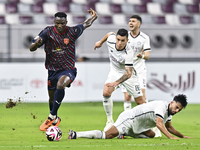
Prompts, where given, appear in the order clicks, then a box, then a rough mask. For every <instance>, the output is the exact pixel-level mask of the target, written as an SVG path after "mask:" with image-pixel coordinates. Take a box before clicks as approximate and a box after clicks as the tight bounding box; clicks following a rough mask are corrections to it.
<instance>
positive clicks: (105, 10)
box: [95, 3, 111, 15]
mask: <svg viewBox="0 0 200 150" xmlns="http://www.w3.org/2000/svg"><path fill="white" fill-rule="evenodd" d="M95 10H96V11H97V14H99V15H110V14H111V11H110V5H109V4H108V3H96V4H95Z"/></svg>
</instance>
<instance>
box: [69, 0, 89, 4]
mask: <svg viewBox="0 0 200 150" xmlns="http://www.w3.org/2000/svg"><path fill="white" fill-rule="evenodd" d="M72 2H73V3H76V4H86V3H87V0H72Z"/></svg>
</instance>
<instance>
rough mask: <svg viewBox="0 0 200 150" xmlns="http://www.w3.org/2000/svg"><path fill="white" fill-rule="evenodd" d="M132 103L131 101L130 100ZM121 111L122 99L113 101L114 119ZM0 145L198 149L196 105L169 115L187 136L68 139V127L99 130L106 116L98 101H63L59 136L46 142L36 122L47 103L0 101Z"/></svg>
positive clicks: (43, 115) (198, 111)
mask: <svg viewBox="0 0 200 150" xmlns="http://www.w3.org/2000/svg"><path fill="white" fill-rule="evenodd" d="M133 105H135V104H134V103H133ZM121 111H123V103H122V102H115V103H114V110H113V114H114V119H115V120H116V118H117V116H118V115H119V114H120V112H121ZM0 114H1V115H0V120H1V123H0V149H1V150H9V149H12V150H16V149H20V150H21V149H41V150H44V149H53V150H55V149H59V150H61V149H70V150H77V149H81V150H90V149H95V150H102V149H109V150H118V149H120V150H121V149H139V150H147V149H148V150H157V149H159V150H162V149H170V150H177V149H181V150H197V149H198V150H199V149H200V148H199V147H200V121H199V115H200V105H199V104H189V105H188V106H187V108H186V109H184V110H182V112H180V113H179V114H177V115H175V116H174V117H173V121H172V123H173V126H174V127H175V128H176V129H177V130H178V131H180V132H181V133H183V134H184V135H187V136H190V137H193V138H191V139H179V140H170V139H167V138H166V137H165V136H164V135H163V136H162V137H161V138H154V139H133V138H127V139H116V138H114V139H107V140H106V139H83V138H80V139H77V140H68V139H67V138H68V134H67V133H68V131H69V129H73V130H75V131H85V130H95V129H98V130H103V128H104V126H105V123H106V116H105V112H104V109H103V106H102V103H101V102H94V103H93V102H90V103H63V104H62V105H61V107H60V109H59V111H58V115H59V116H60V117H61V119H62V121H61V123H60V125H59V127H60V128H61V130H62V133H63V136H62V139H61V140H60V141H59V142H49V141H48V140H47V139H46V137H45V132H41V131H40V130H39V126H40V124H41V123H42V122H43V121H44V120H45V119H46V118H47V116H48V114H49V110H48V103H20V104H17V106H15V107H13V108H6V104H4V103H0Z"/></svg>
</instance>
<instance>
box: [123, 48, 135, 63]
mask: <svg viewBox="0 0 200 150" xmlns="http://www.w3.org/2000/svg"><path fill="white" fill-rule="evenodd" d="M126 53H127V54H126V57H125V67H133V51H132V50H131V48H130V47H129V46H128V45H127V47H126Z"/></svg>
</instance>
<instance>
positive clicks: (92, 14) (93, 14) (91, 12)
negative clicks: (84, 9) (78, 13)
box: [88, 8, 97, 17]
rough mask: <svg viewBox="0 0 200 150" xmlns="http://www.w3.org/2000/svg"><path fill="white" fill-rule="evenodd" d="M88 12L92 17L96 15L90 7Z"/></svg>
mask: <svg viewBox="0 0 200 150" xmlns="http://www.w3.org/2000/svg"><path fill="white" fill-rule="evenodd" d="M88 12H89V13H90V14H91V16H92V17H97V13H96V12H95V11H94V10H93V9H92V8H90V10H88Z"/></svg>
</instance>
